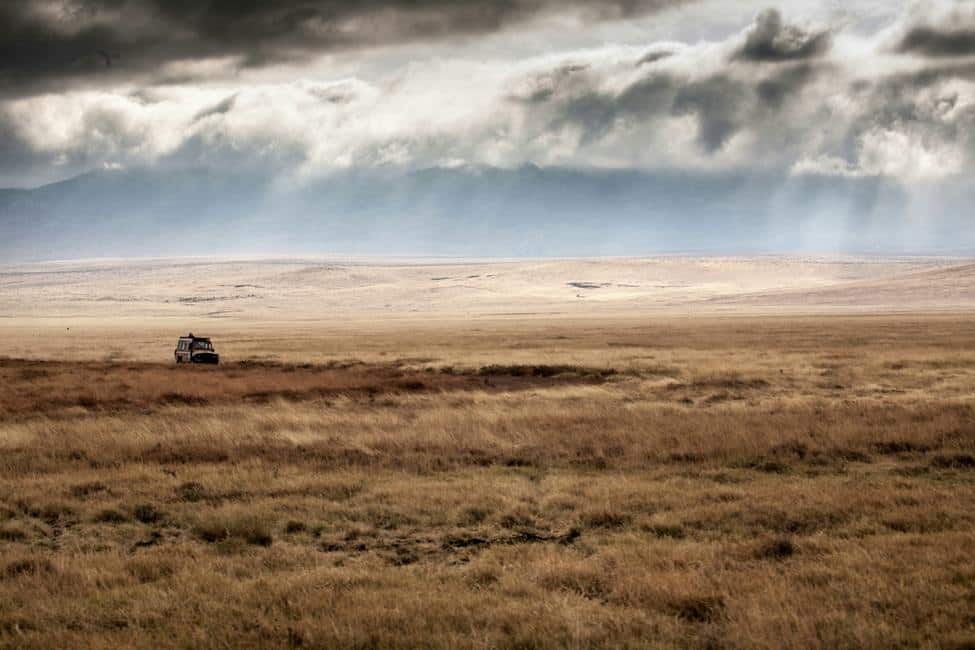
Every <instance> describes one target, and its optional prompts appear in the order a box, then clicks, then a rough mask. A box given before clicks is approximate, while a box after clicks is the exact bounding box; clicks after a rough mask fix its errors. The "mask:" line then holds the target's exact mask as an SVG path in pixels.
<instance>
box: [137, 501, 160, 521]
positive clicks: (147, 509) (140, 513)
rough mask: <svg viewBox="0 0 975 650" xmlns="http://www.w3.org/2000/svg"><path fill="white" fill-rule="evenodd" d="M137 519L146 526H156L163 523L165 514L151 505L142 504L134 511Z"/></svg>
mask: <svg viewBox="0 0 975 650" xmlns="http://www.w3.org/2000/svg"><path fill="white" fill-rule="evenodd" d="M132 514H133V515H134V516H135V518H136V519H138V520H139V521H141V522H142V523H144V524H155V523H158V522H160V521H162V519H163V517H164V516H165V513H163V511H162V510H160V509H159V508H157V507H156V506H154V505H152V504H151V503H142V504H139V505H137V506H136V507H135V508H133V509H132Z"/></svg>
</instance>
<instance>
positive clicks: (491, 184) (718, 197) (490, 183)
mask: <svg viewBox="0 0 975 650" xmlns="http://www.w3.org/2000/svg"><path fill="white" fill-rule="evenodd" d="M769 187H778V188H780V189H779V190H777V191H776V192H775V193H773V194H769V191H768V188H769ZM966 200H970V199H966ZM908 207H909V206H907V202H906V201H905V200H904V196H903V193H902V192H901V191H900V190H899V189H898V187H897V186H896V185H893V184H891V183H888V182H884V181H881V180H878V179H838V178H820V177H803V178H795V179H790V178H786V177H783V178H772V179H770V178H769V177H768V176H764V177H756V176H738V175H720V174H714V175H707V174H694V175H691V174H680V173H662V174H649V173H638V172H631V171H625V172H624V171H620V172H616V171H593V170H570V169H558V168H548V169H541V168H538V167H534V166H527V167H522V168H519V169H513V170H504V169H495V168H450V169H445V168H434V169H426V170H421V171H416V172H410V173H384V174H380V173H374V172H370V173H362V172H360V173H349V174H344V175H336V176H331V177H328V178H326V179H322V180H319V181H316V182H313V183H310V184H305V185H303V186H300V187H286V186H283V185H282V184H280V183H276V182H274V180H273V179H272V178H269V177H266V176H261V175H259V174H236V173H231V172H224V171H219V170H213V169H191V170H179V171H173V170H159V169H156V170H152V171H149V170H138V169H135V170H125V171H107V170H106V171H98V172H93V173H89V174H85V175H82V176H78V177H76V178H72V179H70V180H67V181H64V182H61V183H55V184H52V185H46V186H43V187H40V188H37V189H33V190H0V259H3V260H6V261H23V260H39V259H59V258H78V257H103V256H110V257H119V256H142V255H165V256H168V255H205V254H238V253H239V254H247V253H305V254H308V253H327V252H349V253H363V254H369V253H376V254H383V253H388V254H445V255H485V256H531V255H542V254H544V255H602V254H641V253H652V252H662V251H714V252H754V251H792V250H816V251H831V250H837V251H856V250H859V251H866V250H874V251H878V252H881V251H890V252H905V251H911V252H925V251H939V252H947V251H949V250H950V251H958V250H960V249H963V248H964V247H966V246H968V247H971V246H972V235H970V234H968V230H967V229H965V228H964V226H965V224H966V222H967V219H968V216H967V212H966V213H959V214H949V215H939V216H938V217H937V218H936V219H934V220H933V221H932V219H929V220H928V221H926V222H925V223H924V224H920V225H923V227H919V223H918V221H917V217H916V215H913V214H911V213H910V212H909V210H908ZM919 233H923V237H922V236H920V235H919Z"/></svg>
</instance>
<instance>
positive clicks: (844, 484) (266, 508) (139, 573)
mask: <svg viewBox="0 0 975 650" xmlns="http://www.w3.org/2000/svg"><path fill="white" fill-rule="evenodd" d="M973 315H975V263H973V262H972V261H971V260H965V259H954V258H876V257H829V258H827V257H783V256H768V257H750V258H742V257H728V258H707V257H691V256H669V257H657V258H648V259H635V258H634V259H592V260H511V261H503V262H493V261H483V260H481V261H471V260H429V259H420V260H367V259H348V258H343V259H338V258H336V259H329V260H297V259H261V260H255V259H250V260H202V259H201V260H152V261H145V260H143V261H119V260H100V261H87V262H63V263H45V264H30V265H18V266H5V267H0V337H2V340H3V341H4V348H3V350H2V351H0V468H2V471H0V646H6V647H104V646H119V645H121V646H130V645H138V646H160V645H162V646H180V647H187V646H192V647H226V646H240V645H248V646H273V647H289V646H290V647H296V646H305V647H309V646H310V647H369V646H383V647H386V646H391V647H396V646H400V647H407V646H410V647H413V646H417V645H420V646H427V647H556V646H559V647H564V646H569V647H589V646H593V645H597V644H609V645H614V646H657V647H660V646H663V647H742V648H746V647H747V648H751V647H796V648H800V647H801V648H806V647H838V646H840V647H891V646H907V647H945V646H948V647H951V646H955V647H969V646H970V645H972V644H975V569H973V567H975V515H973V512H975V327H973V325H972V323H973V322H975V321H973V318H972V317H973ZM188 330H193V331H194V332H195V333H197V334H201V335H207V336H211V337H213V339H214V343H215V344H216V347H217V349H218V351H219V352H220V354H221V357H222V363H221V365H220V366H219V367H217V368H206V367H177V366H176V365H175V364H174V363H173V358H172V349H173V347H174V344H175V342H176V338H177V336H179V335H180V334H185V333H186V331H188Z"/></svg>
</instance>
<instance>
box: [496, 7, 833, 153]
mask: <svg viewBox="0 0 975 650" xmlns="http://www.w3.org/2000/svg"><path fill="white" fill-rule="evenodd" d="M756 35H759V36H756ZM741 41H742V42H740V43H739V44H736V45H733V51H735V52H736V55H734V56H732V57H731V60H724V61H722V62H721V63H720V65H719V66H718V67H717V69H715V70H714V71H712V72H711V73H710V74H706V75H701V74H700V72H699V70H698V65H697V64H695V63H694V60H695V56H697V55H695V54H694V53H693V52H691V53H689V54H687V57H689V58H684V57H682V55H681V54H680V53H679V52H670V51H667V50H660V51H657V52H653V53H652V54H653V56H650V57H648V56H646V55H645V56H643V57H641V58H640V59H638V60H636V61H635V67H636V68H637V70H639V71H640V72H641V74H640V75H639V77H638V78H637V79H635V80H633V81H631V82H630V83H629V84H627V85H626V86H624V87H623V88H622V89H616V88H615V84H604V83H603V81H604V78H603V77H602V76H601V73H600V71H597V70H595V69H588V68H586V67H584V66H578V65H563V66H558V67H556V68H553V69H552V70H551V71H549V72H545V73H539V74H536V75H534V76H533V77H531V78H530V79H528V81H527V82H526V83H525V84H524V85H523V86H522V87H521V89H520V92H519V93H515V94H513V95H512V96H511V97H510V99H512V100H514V101H517V102H519V103H522V104H524V105H526V106H528V107H529V108H531V109H532V110H533V111H535V112H537V113H538V114H539V115H542V116H544V118H543V119H547V120H548V122H547V124H546V125H545V127H544V129H545V130H546V131H549V132H558V131H561V130H563V129H565V128H566V127H569V128H572V129H574V130H576V131H577V132H578V133H579V138H580V142H581V144H583V145H587V144H591V143H593V142H596V141H599V140H600V139H602V138H604V137H606V136H608V135H609V134H611V133H612V132H613V131H614V129H616V128H617V127H620V126H623V127H626V126H639V125H650V124H653V123H654V122H656V121H660V120H663V119H667V118H673V117H684V116H690V117H692V118H694V119H695V120H696V122H697V137H696V141H697V144H698V146H699V148H700V150H701V151H702V152H703V153H705V154H708V155H710V154H715V153H717V152H719V151H721V150H722V149H724V148H725V146H726V145H727V144H728V142H729V140H731V138H732V137H734V136H735V135H736V134H737V133H739V132H741V131H744V130H749V131H751V132H753V133H755V134H757V137H758V138H759V139H764V140H767V141H769V142H778V143H781V142H782V140H783V138H784V137H785V136H786V135H788V133H790V132H792V130H794V129H795V128H798V126H797V125H790V124H788V122H789V119H788V117H789V114H790V113H789V111H790V106H791V103H792V102H793V101H794V100H795V99H796V98H798V97H799V96H800V95H801V94H802V93H803V91H804V90H805V89H806V88H807V87H808V86H809V85H810V84H811V83H813V82H814V81H815V80H816V79H817V78H818V77H819V75H820V73H821V72H822V71H823V70H825V69H827V67H828V66H829V65H830V64H828V63H826V62H821V61H818V60H814V59H817V58H818V57H819V56H820V55H821V54H823V53H824V52H825V49H824V48H826V47H828V43H829V39H828V35H827V32H825V31H815V32H804V31H802V30H799V29H798V28H796V27H794V26H792V25H788V24H784V23H783V22H782V20H781V18H780V17H779V16H778V13H777V12H775V11H767V12H763V13H762V14H761V15H760V16H759V17H758V18H757V19H756V23H755V25H754V26H753V28H752V29H751V30H749V31H748V32H746V34H745V35H743V36H742V37H741ZM687 52H690V51H687ZM687 52H685V54H686V53H687ZM657 54H659V55H660V56H656V55H657ZM658 61H666V63H664V64H662V65H663V66H664V67H658V66H653V65H649V64H650V63H657V62H658ZM755 61H776V62H778V63H779V65H776V66H774V67H771V68H768V69H765V68H761V67H757V66H755V65H753V63H754V62H755ZM607 86H609V88H613V89H612V90H610V89H608V88H607ZM780 118H782V119H780Z"/></svg>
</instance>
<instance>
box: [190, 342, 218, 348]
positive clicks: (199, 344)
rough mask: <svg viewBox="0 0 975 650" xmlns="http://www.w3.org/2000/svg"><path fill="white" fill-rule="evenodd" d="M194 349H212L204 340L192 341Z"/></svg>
mask: <svg viewBox="0 0 975 650" xmlns="http://www.w3.org/2000/svg"><path fill="white" fill-rule="evenodd" d="M193 349H194V350H212V349H213V346H212V345H211V344H210V343H208V342H206V341H193Z"/></svg>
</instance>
